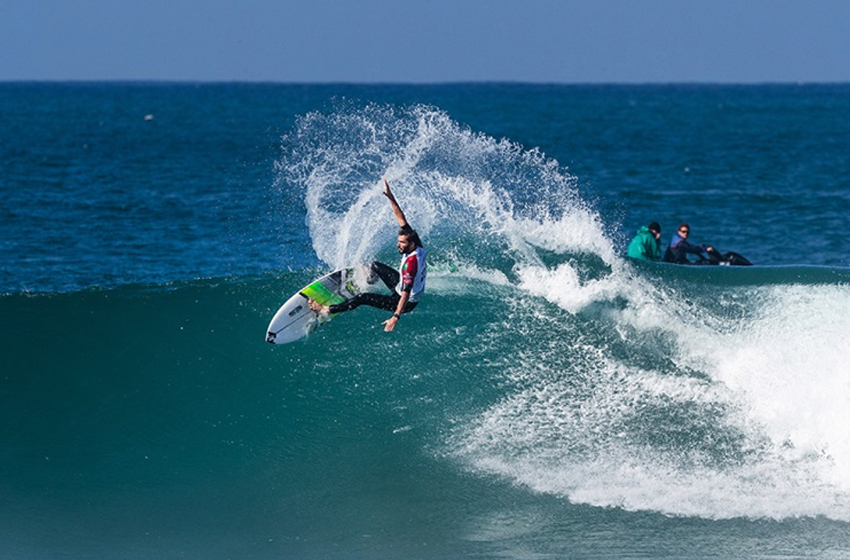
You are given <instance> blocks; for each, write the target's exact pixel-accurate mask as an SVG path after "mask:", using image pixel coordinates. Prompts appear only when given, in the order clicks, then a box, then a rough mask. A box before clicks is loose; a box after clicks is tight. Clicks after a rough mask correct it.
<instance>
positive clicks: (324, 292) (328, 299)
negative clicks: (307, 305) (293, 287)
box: [301, 282, 345, 305]
mask: <svg viewBox="0 0 850 560" xmlns="http://www.w3.org/2000/svg"><path fill="white" fill-rule="evenodd" d="M301 293H302V294H304V295H305V296H307V297H308V298H310V299H314V300H316V301H317V302H318V303H319V305H336V304H337V303H342V302H344V301H345V298H344V297H342V296H341V295H339V294H335V293H333V292H332V291H330V290H329V289H327V288H326V287H325V285H324V284H322V283H321V282H313V283H312V284H310V285H309V286H307V287H306V288H304V289H303V290H301Z"/></svg>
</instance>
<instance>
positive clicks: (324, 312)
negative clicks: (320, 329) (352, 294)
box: [307, 298, 330, 317]
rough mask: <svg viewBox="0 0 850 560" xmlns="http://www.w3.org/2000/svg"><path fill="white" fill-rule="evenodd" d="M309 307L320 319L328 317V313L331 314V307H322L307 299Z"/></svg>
mask: <svg viewBox="0 0 850 560" xmlns="http://www.w3.org/2000/svg"><path fill="white" fill-rule="evenodd" d="M307 307H309V308H310V309H311V310H312V311H313V313H315V314H316V315H318V316H319V317H327V316H328V313H330V307H328V306H327V305H322V304H320V303H319V302H318V301H316V300H314V299H310V298H308V299H307Z"/></svg>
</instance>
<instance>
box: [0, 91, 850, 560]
mask: <svg viewBox="0 0 850 560" xmlns="http://www.w3.org/2000/svg"><path fill="white" fill-rule="evenodd" d="M0 115H2V116H0V123H2V126H0V293H2V294H3V295H2V296H0V330H2V334H3V337H2V342H0V357H2V358H0V360H2V365H0V426H2V428H0V504H2V508H0V558H15V559H18V558H151V557H155V558H204V559H208V558H264V559H265V558H463V557H472V558H505V557H507V558H530V557H535V558H537V557H542V558H693V559H696V558H846V557H848V556H850V537H848V536H847V535H848V534H850V531H848V529H849V528H850V525H848V523H850V477H849V476H848V473H850V436H848V434H847V431H846V428H845V427H846V426H847V425H848V422H850V414H848V412H847V410H848V404H850V368H848V367H847V365H846V356H847V355H848V353H850V335H848V333H850V313H848V311H850V287H849V286H850V251H848V250H847V247H846V243H845V238H846V234H845V231H844V229H845V228H846V222H847V216H848V215H850V179H848V177H850V156H848V153H850V152H848V150H847V146H848V145H850V86H848V85H765V86H708V85H705V86H698V85H647V86H615V85H611V86H557V85H523V84H455V85H435V86H401V85H398V86H394V85H373V86H352V85H274V84H135V83H114V84H112V83H109V84H85V83H79V84H28V83H7V84H0ZM381 177H387V178H388V179H389V180H390V182H391V184H392V185H393V188H394V190H395V192H396V195H397V197H398V198H399V201H400V202H401V204H402V206H403V207H404V210H405V212H406V213H407V215H408V218H409V219H410V221H411V222H412V223H413V224H414V226H415V227H417V228H418V229H419V231H420V233H421V234H422V237H423V239H424V241H425V244H426V247H427V248H428V251H429V263H430V271H429V280H428V290H427V294H426V298H425V300H424V301H423V303H422V304H421V305H420V306H419V307H418V308H417V310H416V311H415V312H414V313H412V314H410V315H407V316H405V317H404V318H403V320H402V321H401V322H400V324H399V327H398V329H397V331H396V332H394V333H392V334H385V333H383V332H382V330H381V326H380V323H381V321H382V320H383V319H384V316H383V314H382V313H381V312H378V311H376V310H371V309H360V310H357V311H356V312H352V313H350V314H346V315H344V316H340V317H338V318H337V319H335V320H334V321H333V323H331V324H330V325H327V326H325V327H322V328H321V329H320V330H319V331H318V332H316V333H314V334H313V335H311V336H310V337H308V338H307V339H306V340H303V341H300V342H298V343H295V344H292V345H287V346H282V347H272V346H270V345H268V344H266V343H265V342H264V334H265V327H266V325H267V323H268V321H269V319H270V318H271V316H272V315H273V314H274V312H275V310H276V309H277V307H278V306H279V305H280V304H281V303H282V302H283V301H284V300H285V299H286V298H287V297H288V295H289V294H291V293H293V292H294V291H296V290H297V289H299V288H300V287H301V286H303V285H304V284H305V283H307V282H308V281H309V280H310V279H311V278H313V277H315V276H317V275H318V274H320V273H322V272H324V271H326V270H328V269H330V268H333V267H338V266H343V265H349V264H356V263H365V262H368V261H370V260H372V259H375V258H378V259H381V260H385V261H387V262H394V261H395V260H396V256H395V255H394V234H395V230H394V227H393V220H392V216H391V214H390V212H389V209H388V208H387V205H386V202H385V200H384V199H383V197H382V196H381V195H380V180H381ZM650 221H658V222H660V223H661V224H662V227H663V230H664V235H663V239H664V240H665V241H666V240H667V239H669V236H670V234H671V233H672V232H673V231H674V228H675V226H676V224H678V223H679V222H681V221H687V222H688V223H690V225H691V228H692V238H693V240H694V241H696V242H698V243H699V242H704V243H709V244H712V245H714V246H716V247H718V248H720V249H721V250H724V251H728V250H731V251H736V252H739V253H741V254H743V255H745V256H746V257H748V258H749V259H750V260H751V261H753V262H754V263H755V264H756V266H754V267H751V268H743V267H741V268H738V267H675V266H670V265H657V264H646V263H635V262H631V261H628V260H626V259H624V258H623V254H624V252H625V251H624V248H625V245H626V243H627V242H628V240H629V238H630V237H631V235H633V233H634V231H635V230H637V228H638V227H640V226H641V225H644V224H646V223H648V222H650Z"/></svg>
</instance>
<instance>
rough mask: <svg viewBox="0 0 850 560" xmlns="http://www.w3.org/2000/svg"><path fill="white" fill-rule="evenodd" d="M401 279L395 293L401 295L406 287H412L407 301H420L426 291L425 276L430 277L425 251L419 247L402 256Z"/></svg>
mask: <svg viewBox="0 0 850 560" xmlns="http://www.w3.org/2000/svg"><path fill="white" fill-rule="evenodd" d="M398 271H399V274H400V279H399V282H398V286H396V288H395V291H396V292H397V293H398V294H399V295H401V293H402V292H403V291H404V288H405V286H412V288H411V289H410V298H409V299H408V300H407V301H419V296H421V295H422V293H423V292H424V291H425V276H427V275H428V263H426V262H425V249H423V248H422V247H417V248H416V250H415V251H413V252H411V253H408V254H406V255H402V257H401V265H400V266H399V270H398Z"/></svg>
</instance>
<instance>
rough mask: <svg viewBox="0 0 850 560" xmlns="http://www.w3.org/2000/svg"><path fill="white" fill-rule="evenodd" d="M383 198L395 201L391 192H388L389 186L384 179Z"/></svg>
mask: <svg viewBox="0 0 850 560" xmlns="http://www.w3.org/2000/svg"><path fill="white" fill-rule="evenodd" d="M384 196H385V197H387V198H389V199H390V200H395V197H394V196H393V192H392V191H391V190H390V184H389V183H387V180H386V179H384Z"/></svg>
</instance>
